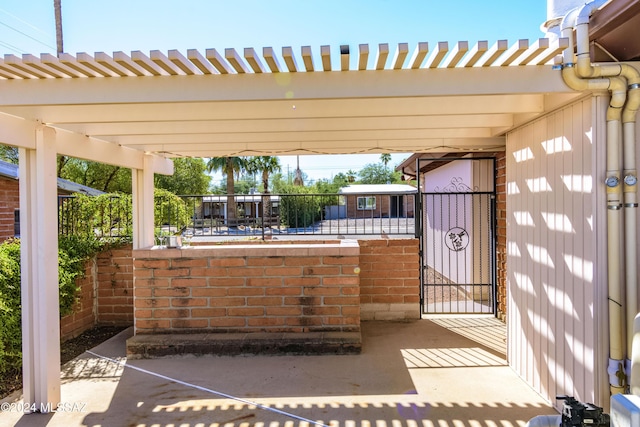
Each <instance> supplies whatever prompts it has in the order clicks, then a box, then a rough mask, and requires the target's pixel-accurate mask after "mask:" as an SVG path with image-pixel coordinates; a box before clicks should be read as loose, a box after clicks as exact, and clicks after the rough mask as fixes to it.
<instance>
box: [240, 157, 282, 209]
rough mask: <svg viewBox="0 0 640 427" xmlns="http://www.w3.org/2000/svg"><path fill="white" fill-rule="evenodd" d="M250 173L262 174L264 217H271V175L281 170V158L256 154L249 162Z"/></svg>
mask: <svg viewBox="0 0 640 427" xmlns="http://www.w3.org/2000/svg"><path fill="white" fill-rule="evenodd" d="M247 170H248V171H249V172H250V173H255V172H259V173H260V174H261V175H262V194H264V195H265V196H263V197H262V218H263V219H267V218H269V219H270V218H271V197H269V175H270V174H273V173H276V172H280V170H281V168H280V160H279V159H278V158H277V157H272V156H254V157H251V158H250V159H249V161H248V162H247Z"/></svg>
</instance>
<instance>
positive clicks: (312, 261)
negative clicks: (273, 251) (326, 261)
mask: <svg viewBox="0 0 640 427" xmlns="http://www.w3.org/2000/svg"><path fill="white" fill-rule="evenodd" d="M321 264H322V260H321V259H320V257H295V256H294V257H291V256H290V257H286V258H285V260H284V265H286V266H302V267H304V266H307V265H321Z"/></svg>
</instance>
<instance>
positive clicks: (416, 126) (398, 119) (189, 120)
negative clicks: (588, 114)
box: [0, 39, 581, 407]
mask: <svg viewBox="0 0 640 427" xmlns="http://www.w3.org/2000/svg"><path fill="white" fill-rule="evenodd" d="M566 47H567V42H566V40H564V39H560V40H556V41H550V40H548V39H540V40H537V41H535V42H533V43H531V44H530V43H529V42H528V41H527V40H520V41H518V42H516V43H514V44H513V45H511V46H509V45H508V43H507V42H506V41H498V42H497V43H495V44H494V45H492V46H490V45H489V44H488V43H487V42H478V43H477V44H476V45H475V46H473V47H471V48H470V47H469V44H468V43H467V42H458V43H456V44H455V45H453V46H452V48H451V49H450V47H449V45H448V44H447V43H438V44H437V45H436V46H435V48H434V49H433V50H431V51H430V50H429V47H428V45H427V44H426V43H419V44H418V45H417V46H415V49H412V50H411V51H410V49H409V46H408V45H407V44H405V43H401V44H399V45H398V46H394V47H392V49H390V47H389V45H387V44H380V45H378V46H376V47H375V48H374V49H372V50H374V52H371V55H370V47H369V46H368V45H366V44H365V45H359V46H357V52H351V48H350V47H349V46H339V47H336V48H335V49H334V48H332V47H330V46H321V47H320V49H319V50H312V49H311V47H308V46H305V47H302V48H301V51H300V52H299V53H294V52H293V50H292V49H291V48H283V49H282V52H281V54H280V55H278V54H277V53H276V52H275V51H274V50H273V49H272V48H264V49H263V50H262V55H259V54H258V52H256V51H255V50H254V49H245V50H244V52H243V55H242V56H241V55H240V54H239V53H238V52H237V51H236V50H234V49H226V50H225V51H224V53H222V52H218V51H216V50H215V49H208V50H206V51H205V52H199V51H197V50H188V51H187V52H186V56H185V54H183V53H181V52H179V51H174V50H172V51H168V52H167V53H166V54H165V53H163V52H160V51H151V52H150V53H149V54H148V55H147V54H145V53H142V52H139V51H135V52H131V54H126V53H123V52H115V53H113V54H112V55H108V54H105V53H101V52H99V53H95V54H94V55H88V54H85V53H79V54H77V55H75V56H72V55H69V54H62V55H60V56H59V57H54V56H52V55H48V54H43V55H41V56H40V57H35V56H33V55H24V56H22V57H21V58H19V57H16V56H13V55H5V57H4V59H0V143H4V144H8V145H12V146H16V147H19V148H20V215H21V224H23V229H22V230H21V231H22V248H23V252H22V294H23V297H22V298H23V341H24V345H23V357H24V370H23V372H24V378H25V379H24V399H25V402H29V403H33V404H36V405H40V404H45V405H46V404H53V405H55V404H57V403H58V402H59V401H60V379H59V378H60V359H59V354H60V351H59V349H60V348H59V310H58V286H57V248H58V246H57V230H56V227H55V226H54V224H55V222H54V221H55V218H57V214H56V212H57V198H56V179H55V178H56V155H57V154H63V155H67V156H72V157H77V158H82V159H87V160H94V161H98V162H103V163H109V164H114V165H118V166H121V167H126V168H130V169H131V170H132V174H133V199H134V248H140V247H146V246H151V245H152V244H153V239H154V235H153V175H154V173H160V174H172V173H173V163H172V162H171V160H170V159H171V158H172V157H180V156H192V157H222V156H245V155H270V156H276V155H295V154H353V153H393V152H416V153H424V152H438V153H442V152H470V151H492V152H493V151H496V150H503V149H504V146H505V136H504V135H505V134H506V132H507V131H509V130H510V129H513V128H514V127H516V126H518V125H519V124H522V123H525V122H527V121H530V120H532V119H534V118H535V117H537V116H540V115H542V114H544V113H545V112H546V111H549V110H551V109H553V108H556V107H557V106H560V105H563V104H565V103H568V102H570V101H571V100H573V99H575V98H576V97H578V96H581V94H579V93H575V92H572V91H571V90H570V89H568V88H567V87H566V86H565V84H564V83H563V81H562V78H561V76H560V72H559V71H556V70H553V69H552V65H550V62H552V61H553V58H554V57H555V56H556V55H557V54H559V53H560V52H561V51H562V50H563V49H564V48H566ZM392 51H393V52H392ZM374 56H375V57H374ZM333 59H334V60H333ZM332 64H339V67H337V69H336V68H333V66H332ZM54 407H55V406H54Z"/></svg>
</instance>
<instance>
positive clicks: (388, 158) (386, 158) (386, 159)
mask: <svg viewBox="0 0 640 427" xmlns="http://www.w3.org/2000/svg"><path fill="white" fill-rule="evenodd" d="M380 161H381V162H382V164H383V165H384V168H385V169H386V168H387V165H388V164H389V162H390V161H391V154H389V153H382V154H380Z"/></svg>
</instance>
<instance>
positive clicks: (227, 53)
mask: <svg viewBox="0 0 640 427" xmlns="http://www.w3.org/2000/svg"><path fill="white" fill-rule="evenodd" d="M224 58H225V59H226V60H227V62H228V63H229V64H231V66H232V67H233V69H234V70H236V73H238V74H245V73H247V72H248V71H249V69H248V68H247V66H246V65H245V63H244V61H243V60H242V58H240V55H239V54H238V52H237V51H236V50H235V49H233V48H229V49H225V50H224Z"/></svg>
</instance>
